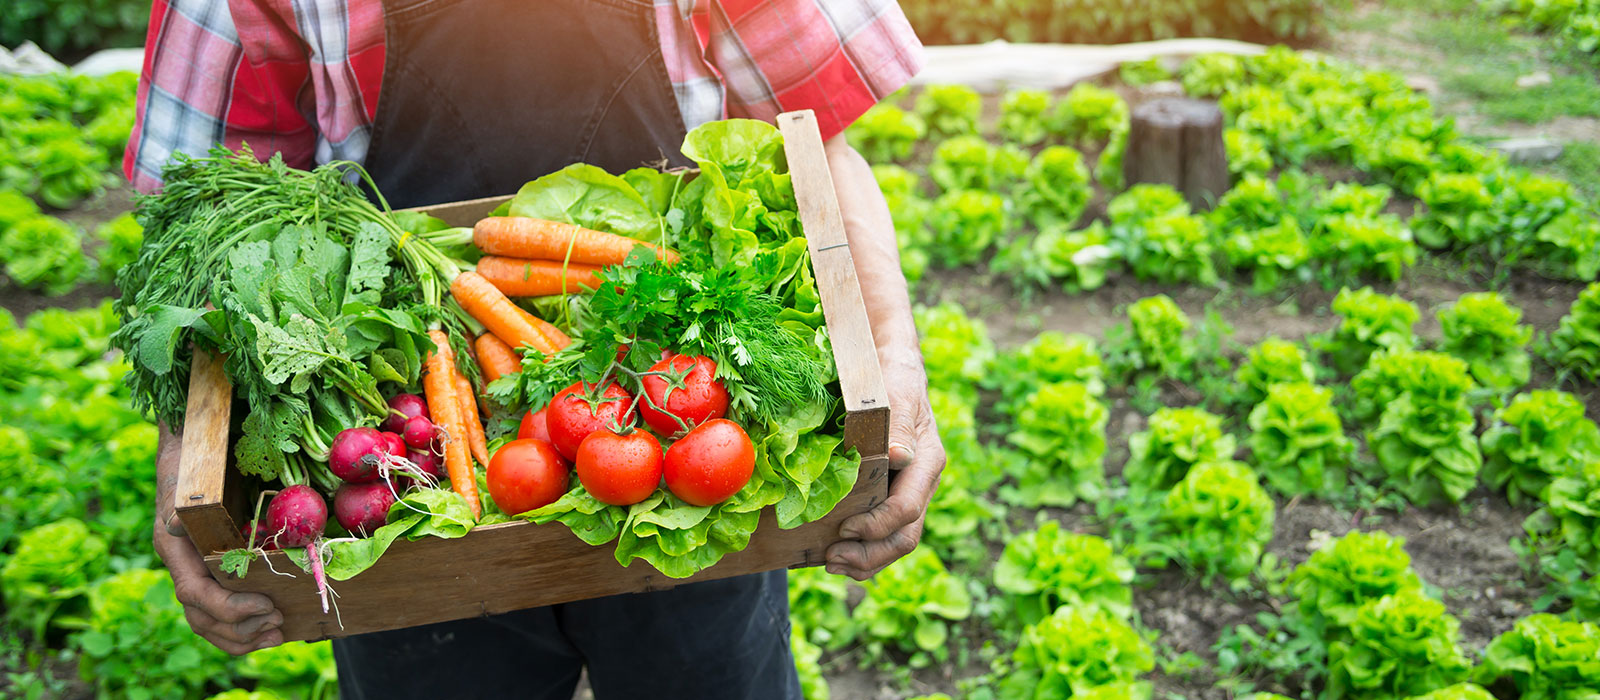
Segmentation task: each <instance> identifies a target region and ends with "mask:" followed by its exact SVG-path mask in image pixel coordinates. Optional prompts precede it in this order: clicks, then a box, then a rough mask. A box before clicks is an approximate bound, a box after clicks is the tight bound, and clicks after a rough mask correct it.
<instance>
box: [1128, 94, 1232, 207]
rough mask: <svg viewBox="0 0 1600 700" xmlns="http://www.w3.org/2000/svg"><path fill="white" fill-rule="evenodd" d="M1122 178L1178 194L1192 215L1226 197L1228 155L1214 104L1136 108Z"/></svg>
mask: <svg viewBox="0 0 1600 700" xmlns="http://www.w3.org/2000/svg"><path fill="white" fill-rule="evenodd" d="M1122 173H1123V175H1124V176H1125V178H1126V182H1127V184H1128V185H1129V186H1130V187H1131V186H1133V185H1136V184H1139V183H1141V182H1147V183H1156V184H1167V185H1171V186H1173V187H1174V188H1176V189H1177V190H1178V191H1179V192H1182V193H1183V196H1184V197H1185V198H1187V199H1188V200H1189V205H1190V206H1192V207H1194V208H1195V209H1209V208H1211V205H1213V204H1215V203H1216V201H1217V198H1218V197H1221V196H1222V194H1223V193H1224V192H1227V191H1228V186H1229V183H1230V181H1231V178H1230V176H1229V174H1228V149H1227V146H1226V144H1225V143H1224V141H1223V138H1222V110H1221V109H1220V108H1218V107H1217V103H1215V102H1211V101H1207V100H1195V99H1189V98H1184V97H1164V98H1160V99H1155V100H1151V101H1149V102H1145V103H1144V104H1141V105H1139V106H1138V107H1136V108H1134V110H1133V115H1132V124H1131V129H1130V130H1129V132H1128V150H1127V152H1126V153H1124V154H1123V157H1122Z"/></svg>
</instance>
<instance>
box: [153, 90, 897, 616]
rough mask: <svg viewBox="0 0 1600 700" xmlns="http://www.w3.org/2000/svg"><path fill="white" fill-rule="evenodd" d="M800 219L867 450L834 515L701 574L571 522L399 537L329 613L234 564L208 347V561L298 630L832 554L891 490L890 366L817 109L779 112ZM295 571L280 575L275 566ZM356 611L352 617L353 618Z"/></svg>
mask: <svg viewBox="0 0 1600 700" xmlns="http://www.w3.org/2000/svg"><path fill="white" fill-rule="evenodd" d="M778 127H779V129H780V130H781V131H782V133H783V136H784V150H785V153H786V155H787V156H788V161H789V169H790V171H791V173H792V177H793V181H794V188H795V197H796V200H797V202H798V205H799V210H800V220H801V223H802V225H803V226H804V228H805V232H806V237H807V238H808V240H809V243H810V249H811V259H812V265H813V267H814V270H815V272H816V278H817V287H818V291H819V293H820V295H821V297H822V307H823V314H824V316H825V318H826V320H827V323H828V331H829V334H830V335H831V337H832V340H833V352H834V359H835V360H836V362H837V365H838V368H839V385H840V390H841V393H842V394H843V398H844V405H845V409H846V411H847V413H846V416H845V426H844V444H845V445H846V446H849V447H855V448H856V449H857V450H859V451H860V452H861V454H862V460H861V473H860V476H859V478H858V479H857V480H856V486H855V489H854V490H852V491H851V492H850V494H849V495H847V496H846V497H845V498H844V499H843V500H842V501H840V502H839V505H838V506H837V507H835V508H834V510H833V512H832V513H829V514H828V515H827V516H826V517H824V518H822V519H821V520H818V521H816V522H812V523H808V524H805V525H802V526H800V527H797V528H794V529H792V530H781V529H779V528H778V525H777V522H776V518H775V516H774V515H773V509H772V508H771V507H769V508H767V509H766V510H765V511H763V512H762V514H761V523H760V526H759V527H758V528H757V529H756V532H755V534H754V535H753V536H752V537H751V538H750V545H749V546H748V547H746V548H745V550H744V551H742V552H735V553H732V554H729V555H727V556H725V557H723V559H722V561H721V562H719V563H718V564H717V565H715V566H712V567H710V568H708V569H705V570H703V571H701V572H700V573H698V574H696V575H695V576H693V577H690V578H687V579H672V578H668V577H666V576H663V575H662V574H660V573H659V572H657V571H656V570H655V569H654V568H652V567H651V566H650V565H649V564H647V563H644V562H642V561H637V560H636V561H635V562H634V563H633V564H632V565H630V566H628V567H622V566H621V565H619V564H617V561H616V559H615V558H614V556H613V550H614V548H615V542H613V543H610V544H607V545H604V546H600V547H593V546H590V545H588V544H585V543H584V542H583V541H582V540H579V539H578V538H577V537H576V536H574V535H573V534H572V533H571V531H570V530H568V529H567V526H565V525H562V524H560V523H548V524H544V525H535V524H533V523H528V522H524V521H516V522H511V523H503V524H498V525H488V526H484V527H480V528H477V529H474V530H473V531H472V532H471V533H468V534H467V535H466V536H465V537H462V538H460V539H453V540H446V539H438V538H424V539H422V540H418V541H415V542H413V541H409V540H406V539H404V538H401V539H399V540H396V541H395V543H394V544H393V545H392V546H391V547H390V548H389V550H388V552H387V553H385V554H384V555H383V556H382V557H381V558H380V559H379V560H378V562H377V563H376V564H375V565H373V567H372V568H371V569H369V570H367V571H365V572H363V573H361V574H360V575H358V576H356V577H354V578H351V579H350V580H348V581H341V582H336V583H335V584H334V587H335V589H336V590H337V592H338V594H339V598H338V606H339V615H338V617H337V619H336V618H335V616H334V615H333V614H331V613H330V614H324V613H323V612H322V610H321V604H320V602H319V599H318V596H317V590H316V587H315V585H314V584H313V582H312V580H311V576H310V574H306V573H304V572H302V571H300V569H299V568H298V567H296V566H294V565H293V564H292V563H290V562H289V560H288V558H287V557H286V556H285V555H284V554H283V553H282V552H273V553H271V554H269V555H268V557H267V561H266V562H263V561H260V560H258V561H257V562H256V563H254V564H253V565H252V566H251V568H250V572H249V575H248V576H247V577H246V578H243V579H240V578H236V577H234V576H232V575H230V574H227V573H224V572H223V571H222V570H221V568H220V564H221V562H222V556H221V553H222V552H225V551H227V550H230V549H235V548H238V547H242V546H244V540H243V539H242V538H241V536H240V530H239V524H240V523H242V522H244V521H245V520H247V519H248V517H249V513H250V507H249V506H250V504H247V503H245V497H244V494H243V493H242V491H241V488H240V485H239V484H238V479H237V478H236V477H235V471H234V470H233V469H232V468H231V467H230V466H229V462H230V455H231V450H230V448H229V445H230V442H229V429H230V426H231V424H232V421H231V417H230V415H229V410H230V408H231V406H232V404H233V400H232V399H233V397H232V390H231V387H230V386H229V384H228V380H227V377H226V376H225V375H224V374H223V370H222V363H221V362H220V361H219V360H218V359H216V358H215V357H213V356H211V355H209V354H206V353H197V354H196V357H195V360H194V365H193V367H192V375H191V378H190V382H189V407H188V413H187V416H186V419H185V424H184V434H183V445H184V449H183V455H182V458H181V460H180V466H179V472H178V482H179V483H178V489H177V490H176V492H175V494H174V498H176V499H177V512H178V516H179V517H180V518H181V519H182V520H183V524H184V527H185V528H187V529H188V531H189V536H190V538H191V539H192V540H193V541H194V543H195V545H196V546H197V547H198V548H199V549H200V551H201V552H204V553H206V554H207V556H206V558H205V561H206V565H207V567H209V568H210V569H211V573H212V575H213V576H214V577H216V579H217V580H218V581H219V582H221V583H222V585H223V587H225V588H228V589H229V590H234V591H251V592H256V593H264V594H266V595H267V596H268V597H269V598H271V599H272V600H273V602H274V603H276V604H277V606H278V609H279V610H281V611H282V612H283V617H284V624H283V628H282V629H283V635H284V639H285V640H286V641H292V640H316V639H327V638H331V637H342V636H347V635H352V634H361V633H364V632H376V631H381V630H388V629H399V628H403V627H411V626H415V625H423V624H428V623H432V622H442V621H445V620H457V619H462V618H468V617H473V616H478V615H494V614H497V613H503V612H508V611H512V610H519V609H523V608H531V607H537V606H541V605H551V604H555V603H564V602H570V601H575V600H582V599H586V598H595V597H600V596H606V595H613V594H620V593H636V592H642V591H657V590H664V589H668V588H672V587H673V586H675V585H678V584H680V583H687V582H693V581H706V580H711V579H718V578H726V577H729V576H738V575H742V574H750V573H756V572H760V571H770V570H773V569H779V568H796V567H802V566H818V565H820V564H822V563H823V557H824V553H825V552H826V551H827V548H828V546H829V545H831V544H833V543H834V542H836V541H838V539H839V535H838V530H839V523H840V522H841V521H842V520H844V519H845V518H847V517H850V516H852V515H855V514H857V513H862V512H865V511H866V510H868V509H870V508H872V507H873V506H875V505H877V504H878V503H880V502H882V501H883V499H884V498H885V497H886V496H887V493H888V457H887V453H888V425H889V403H888V398H887V395H886V393H885V391H884V386H883V376H882V375H881V373H880V372H879V368H878V360H877V351H876V349H875V347H876V346H875V345H874V344H873V341H872V329H871V327H870V326H869V325H868V322H867V314H866V309H865V307H864V306H863V304H862V298H861V285H860V283H859V282H858V280H857V279H856V272H855V264H854V262H853V261H852V259H851V255H850V248H849V245H848V242H847V240H846V238H845V233H844V222H843V220H842V218H841V217H840V214H839V203H838V199H837V197H836V196H835V193H834V189H833V178H832V177H831V175H830V174H829V171H828V165H827V160H826V157H825V156H824V154H823V150H822V139H821V137H820V134H819V132H818V131H817V123H816V118H815V116H814V115H813V114H812V113H811V112H810V111H809V110H807V111H803V112H790V113H785V114H782V115H779V117H778ZM508 198H509V197H495V198H488V199H480V200H473V201H467V202H456V203H451V204H444V205H439V206H433V207H423V208H422V209H423V210H425V211H428V212H429V213H431V214H433V215H435V216H438V217H439V218H441V219H443V220H445V221H446V222H448V223H450V224H451V225H452V226H470V225H472V224H473V223H474V222H475V221H477V219H478V218H479V217H481V216H483V215H484V214H485V213H487V212H488V211H490V210H491V209H493V208H494V207H495V206H497V205H499V204H500V203H501V202H503V201H505V200H506V199H508ZM268 563H270V564H271V566H272V568H273V569H275V570H276V571H278V572H282V573H284V574H291V575H288V576H279V575H274V574H273V572H272V571H269V570H268V567H267V564H268ZM341 622H342V626H341Z"/></svg>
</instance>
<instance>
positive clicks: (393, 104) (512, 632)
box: [333, 0, 800, 700]
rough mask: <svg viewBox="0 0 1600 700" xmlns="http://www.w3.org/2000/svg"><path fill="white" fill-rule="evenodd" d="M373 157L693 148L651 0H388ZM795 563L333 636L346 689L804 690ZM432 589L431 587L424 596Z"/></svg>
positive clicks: (451, 693)
mask: <svg viewBox="0 0 1600 700" xmlns="http://www.w3.org/2000/svg"><path fill="white" fill-rule="evenodd" d="M383 8H384V12H385V16H386V20H385V22H386V24H385V30H386V36H387V45H386V47H385V52H386V56H385V59H384V73H383V86H382V92H381V93H380V94H379V96H378V114H377V117H376V119H375V123H374V125H373V129H372V143H371V146H370V147H369V149H368V151H367V157H366V163H365V165H366V168H367V171H368V172H369V173H370V174H371V175H372V178H373V180H374V181H375V182H376V183H377V185H378V189H379V191H380V192H382V193H383V195H384V197H385V198H386V199H387V200H388V202H389V204H390V205H391V206H394V207H396V208H403V207H412V206H421V205H426V204H438V203H441V202H451V201H458V200H463V199H474V198H478V197H489V196H494V195H502V194H512V193H514V192H516V191H517V189H518V188H520V187H521V186H522V185H523V184H524V183H526V182H528V181H529V180H532V179H534V178H537V177H539V176H540V175H544V174H546V173H550V172H554V171H556V170H559V169H561V168H563V167H565V166H567V165H569V164H572V163H579V162H582V163H591V164H593V165H598V166H600V167H602V168H605V169H606V170H608V171H611V172H614V173H620V172H622V171H624V170H627V169H629V168H633V167H637V166H640V165H645V164H650V163H660V162H661V161H662V160H663V159H666V160H667V161H668V162H669V163H670V164H672V165H686V164H687V163H688V161H687V160H686V159H685V158H684V157H683V155H682V153H681V152H680V151H679V149H680V148H681V146H682V145H683V136H684V126H683V118H682V116H681V115H680V114H679V112H678V104H677V100H676V99H675V98H674V96H673V91H672V83H671V81H670V80H669V79H668V78H667V68H666V63H665V62H664V61H663V60H662V56H661V45H660V41H659V40H658V39H657V35H656V24H655V15H654V9H653V8H652V7H651V3H650V0H383ZM784 574H785V572H783V571H782V570H779V571H771V572H767V573H765V574H756V575H751V576H740V577H735V578H730V579H723V580H720V581H709V582H703V583H695V584H685V585H682V586H678V587H677V588H673V589H671V590H666V591H656V592H653V593H638V594H632V595H622V596H612V597H607V598H597V599H594V600H586V601H580V602H577V603H568V604H565V605H555V606H550V607H545V608H534V609H530V610H520V611H517V612H514V613H507V614H503V615H497V616H494V617H480V618H471V619H466V620H457V621H455V622H445V623H439V624H435V625H426V626H423V627H413V628H409V629H402V630H393V631H389V632H381V633H375V634H365V635H359V636H355V637H347V638H343V639H336V640H334V643H333V649H334V658H335V659H336V661H337V662H338V665H339V692H340V697H343V698H346V700H366V699H368V698H371V699H377V698H385V699H387V698H403V697H426V698H456V697H531V698H540V699H543V698H550V699H555V698H561V699H563V700H565V699H569V698H571V697H572V694H573V689H574V688H575V687H576V686H577V683H578V677H579V673H580V672H581V671H582V669H583V668H584V667H585V666H587V667H588V669H589V673H590V685H591V687H592V689H593V690H594V691H595V695H596V696H597V697H599V698H601V699H602V700H609V699H611V698H639V697H655V698H660V699H661V700H677V699H679V698H683V699H685V700H687V699H689V698H694V699H695V700H721V699H728V700H734V699H737V700H753V699H757V698H759V699H761V700H769V699H789V700H800V682H799V679H798V677H797V676H796V675H795V667H794V659H793V657H792V656H791V655H790V651H789V610H788V607H789V606H788V603H789V599H788V594H787V585H786V584H785V580H786V579H785V576H784ZM423 604H424V605H425V604H426V603H423Z"/></svg>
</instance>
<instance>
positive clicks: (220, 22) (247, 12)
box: [123, 0, 922, 192]
mask: <svg viewBox="0 0 1600 700" xmlns="http://www.w3.org/2000/svg"><path fill="white" fill-rule="evenodd" d="M654 2H655V16H656V25H657V29H658V31H659V33H660V36H661V51H662V55H663V56H664V57H665V59H666V65H667V75H668V77H669V78H670V79H671V80H672V89H673V93H674V94H675V96H676V97H677V101H678V109H679V111H680V112H681V113H682V115H683V121H684V123H685V124H687V125H688V126H689V127H691V128H693V127H694V126H696V125H699V124H703V123H705V122H708V121H712V120H715V119H721V118H724V117H730V116H731V117H749V118H753V119H764V120H767V121H771V120H772V119H773V118H774V117H776V116H777V115H778V113H779V112H783V111H788V110H796V109H812V110H816V113H817V119H818V122H819V124H820V126H821V128H822V132H823V137H824V138H828V137H831V136H833V135H835V134H838V133H839V132H840V131H843V130H844V128H845V127H846V126H848V125H849V124H850V123H851V122H852V121H854V120H855V119H856V117H859V116H861V113H862V112H865V111H866V110H867V108H868V107H871V106H872V105H873V104H874V103H875V102H877V101H878V100H879V99H881V98H883V97H884V96H885V95H888V94H889V93H891V92H893V91H895V90H897V89H899V88H900V86H902V85H904V84H905V83H906V82H907V81H908V80H910V79H911V76H913V75H915V74H916V72H917V70H918V69H920V68H921V66H922V45H921V43H919V42H918V40H917V37H916V35H915V34H913V33H912V30H911V25H910V24H909V23H908V22H907V21H906V18H905V15H904V14H903V13H902V12H901V11H900V7H899V5H898V4H896V3H895V2H894V0H654ZM145 45H146V48H145V55H144V70H143V72H142V74H141V75H140V79H139V98H138V99H139V101H138V112H137V114H136V116H135V118H134V125H133V134H132V137H131V138H130V139H129V140H128V147H127V152H126V155H125V158H124V159H123V171H124V173H125V174H126V175H127V176H128V179H129V180H130V181H132V183H133V185H134V187H135V188H137V189H138V190H140V191H142V192H150V191H153V190H155V189H158V188H159V187H160V186H161V180H160V176H161V168H162V166H163V165H165V164H166V162H167V161H168V160H169V159H170V158H171V157H172V154H173V153H175V152H183V153H188V154H192V155H200V154H203V153H204V152H205V151H206V150H208V149H209V148H211V147H212V146H213V145H215V144H219V143H220V144H223V145H226V146H227V147H229V148H238V146H239V145H240V144H241V143H246V142H248V143H249V144H250V147H251V148H252V149H253V150H254V151H255V152H256V153H257V154H258V155H260V156H262V157H267V156H270V155H271V154H272V153H275V152H281V153H283V158H284V160H285V162H287V163H288V164H290V165H292V166H294V167H298V168H308V167H311V166H312V165H315V164H318V163H325V162H327V161H330V160H352V161H356V162H361V161H362V160H363V158H364V157H365V156H366V153H367V144H368V139H369V138H370V135H371V132H372V122H373V118H374V115H375V114H376V113H377V109H378V92H379V87H380V86H381V85H382V83H383V57H384V24H383V5H382V2H381V0H227V1H226V2H224V1H222V0H154V2H153V6H152V8H151V11H150V33H149V36H148V38H147V41H146V44H145Z"/></svg>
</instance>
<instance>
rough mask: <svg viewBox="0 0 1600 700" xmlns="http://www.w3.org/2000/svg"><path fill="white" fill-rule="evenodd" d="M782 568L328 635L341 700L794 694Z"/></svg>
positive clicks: (612, 699)
mask: <svg viewBox="0 0 1600 700" xmlns="http://www.w3.org/2000/svg"><path fill="white" fill-rule="evenodd" d="M787 581H788V576H787V572H785V571H783V570H781V569H780V570H778V571H769V572H767V573H763V574H751V575H749V576H738V577H734V578H729V579H722V580H719V581H706V582H703V583H692V584H687V585H683V586H678V587H677V588H673V589H670V590H665V591H656V592H653V593H635V594H628V595H619V596H611V597H608V598H597V599H595V600H585V601H580V602H577V603H565V604H562V605H552V606H549V607H543V608H533V609H531V610H520V611H517V612H512V613H506V614H503V615H496V616H494V617H479V618H472V619H467V620H457V621H455V622H441V623H438V624H433V625H424V626H421V627H412V628H409V629H402V630H393V631H389V632H377V633H373V634H363V635H359V636H355V637H350V638H348V639H336V640H334V641H333V655H334V659H335V660H336V661H337V662H338V667H339V697H340V698H341V700H397V699H399V698H428V699H429V700H444V699H445V698H530V699H536V700H569V699H570V698H571V697H572V693H573V690H574V688H575V687H576V686H577V684H578V674H579V672H580V671H581V670H582V669H583V667H585V666H587V667H588V668H589V685H590V687H591V688H592V689H593V690H594V695H595V698H596V700H628V699H631V698H649V699H651V700H676V699H678V698H685V699H687V698H695V699H704V700H716V699H720V698H726V699H727V700H746V699H749V700H800V681H799V678H798V677H797V676H796V675H795V668H794V657H793V655H792V654H791V653H790V650H789V596H788V583H787Z"/></svg>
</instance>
